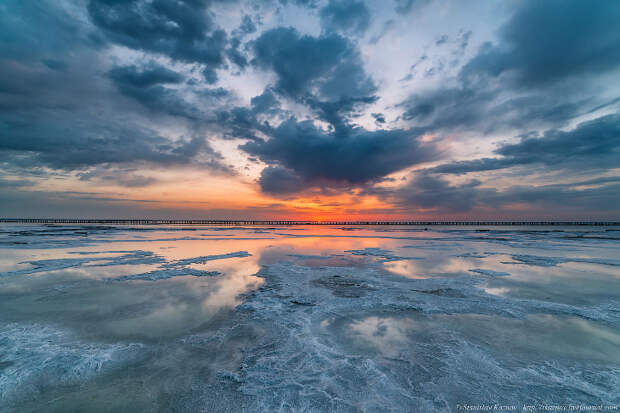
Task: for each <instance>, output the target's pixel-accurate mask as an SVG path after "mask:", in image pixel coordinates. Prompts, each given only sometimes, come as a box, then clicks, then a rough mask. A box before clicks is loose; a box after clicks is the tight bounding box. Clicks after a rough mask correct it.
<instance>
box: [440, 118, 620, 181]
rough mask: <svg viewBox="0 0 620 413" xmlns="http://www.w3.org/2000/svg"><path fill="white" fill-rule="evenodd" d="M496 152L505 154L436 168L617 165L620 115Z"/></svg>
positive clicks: (526, 139)
mask: <svg viewBox="0 0 620 413" xmlns="http://www.w3.org/2000/svg"><path fill="white" fill-rule="evenodd" d="M495 153H496V154H497V155H501V157H500V158H483V159H475V160H471V161H460V162H453V163H448V164H444V165H440V166H438V167H435V168H433V169H432V171H433V172H438V173H451V174H462V173H467V172H476V171H489V170H495V169H503V168H510V167H513V166H521V165H531V164H539V165H544V166H546V167H552V168H573V169H578V170H593V169H605V168H614V167H617V166H618V165H620V115H619V114H613V115H607V116H602V117H599V118H596V119H594V120H591V121H587V122H582V123H580V124H579V125H577V126H576V127H575V128H574V129H572V130H569V131H563V130H558V129H550V130H547V131H545V132H544V134H543V135H542V136H528V137H524V138H522V139H521V141H520V142H518V143H515V144H504V145H502V146H500V147H499V148H498V149H496V150H495Z"/></svg>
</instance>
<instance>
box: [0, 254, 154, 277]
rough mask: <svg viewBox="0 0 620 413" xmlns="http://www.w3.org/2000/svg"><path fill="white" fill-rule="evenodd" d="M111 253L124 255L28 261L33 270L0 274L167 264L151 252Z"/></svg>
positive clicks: (12, 274)
mask: <svg viewBox="0 0 620 413" xmlns="http://www.w3.org/2000/svg"><path fill="white" fill-rule="evenodd" d="M109 253H122V255H120V256H117V257H97V256H96V255H97V254H100V253H97V252H95V253H89V255H95V256H94V257H86V258H59V259H47V260H33V261H26V262H24V263H22V264H25V263H27V264H30V265H32V266H33V268H26V269H22V270H17V271H11V272H4V273H0V277H4V276H15V275H24V274H35V273H39V272H47V271H57V270H64V269H67V268H77V267H82V266H91V267H104V266H105V267H107V266H112V265H138V264H161V263H164V262H165V260H164V259H163V258H162V257H160V256H158V255H156V254H154V253H152V252H150V251H140V250H138V251H110V252H109ZM79 255H86V254H79Z"/></svg>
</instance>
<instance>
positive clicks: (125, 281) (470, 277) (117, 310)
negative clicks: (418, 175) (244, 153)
mask: <svg viewBox="0 0 620 413" xmlns="http://www.w3.org/2000/svg"><path fill="white" fill-rule="evenodd" d="M619 234H620V232H619V231H618V228H604V227H592V228H590V227H564V228H557V227H553V228H542V227H485V228H483V227H481V228H476V227H471V228H469V227H431V228H429V229H428V230H425V229H424V228H416V227H353V226H352V227H308V226H306V227H277V228H266V227H233V228H230V227H200V226H196V227H191V228H188V227H167V226H143V227H122V226H119V227H110V226H77V225H75V226H71V225H64V226H38V225H2V226H0V410H1V411H9V412H10V411H15V412H23V411H25V412H27V411H33V412H34V411H58V412H65V411H131V410H136V411H141V410H143V411H157V410H162V411H170V410H172V411H191V412H194V411H205V412H212V411H239V410H245V411H270V412H271V411H345V412H346V411H352V412H353V411H382V412H383V411H398V412H400V411H424V412H432V411H440V412H443V411H456V410H457V407H456V406H457V405H459V404H460V405H481V404H493V403H498V404H503V405H515V406H517V408H521V407H522V406H524V405H540V404H559V405H568V404H583V405H601V404H602V405H618V404H620V305H619V302H620V300H619V299H620V288H619V287H620V266H619V264H620V260H619V259H618V257H619V256H620V236H619Z"/></svg>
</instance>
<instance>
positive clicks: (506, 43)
mask: <svg viewBox="0 0 620 413" xmlns="http://www.w3.org/2000/svg"><path fill="white" fill-rule="evenodd" d="M519 6H520V7H519V8H518V9H517V11H516V12H515V13H514V15H513V16H512V17H511V19H510V20H509V21H508V22H507V23H506V24H505V25H504V26H503V27H502V28H501V30H500V32H499V34H500V42H499V43H498V44H486V45H485V46H484V47H483V48H482V49H481V50H480V52H479V53H478V55H477V56H476V57H475V58H474V59H472V60H471V61H470V62H469V63H468V64H467V65H466V66H465V67H464V68H463V72H462V76H464V77H465V78H467V77H472V76H479V75H480V74H485V75H489V76H493V77H494V76H499V75H501V74H503V73H512V74H514V76H515V78H516V79H515V80H516V82H517V83H518V85H520V86H537V85H540V84H546V83H552V82H558V81H562V80H565V79H569V78H571V77H574V76H583V75H591V74H597V73H601V72H606V71H608V70H611V69H616V68H617V67H618V65H619V64H620V30H618V21H619V20H620V3H619V2H617V1H614V0H603V1H600V2H597V3H596V5H593V4H591V3H588V2H583V1H578V0H569V1H564V0H550V1H535V0H529V1H525V2H523V3H519Z"/></svg>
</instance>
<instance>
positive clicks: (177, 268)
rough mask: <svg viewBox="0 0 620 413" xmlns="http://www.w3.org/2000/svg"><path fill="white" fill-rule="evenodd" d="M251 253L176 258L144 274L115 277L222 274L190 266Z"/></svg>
mask: <svg viewBox="0 0 620 413" xmlns="http://www.w3.org/2000/svg"><path fill="white" fill-rule="evenodd" d="M251 255H252V254H250V253H249V252H247V251H236V252H230V253H227V254H217V255H204V256H200V257H193V258H184V259H181V260H176V261H172V262H167V263H165V264H163V265H162V266H161V268H160V269H157V270H154V271H150V272H147V273H143V274H131V275H124V276H122V277H117V278H114V279H113V280H114V281H130V280H145V281H158V280H164V279H167V278H172V277H178V276H185V275H191V276H194V277H210V276H215V275H220V274H221V273H220V272H219V271H204V270H197V269H194V268H190V267H188V265H191V264H204V263H206V262H209V261H215V260H225V259H228V258H245V257H250V256H251Z"/></svg>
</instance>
